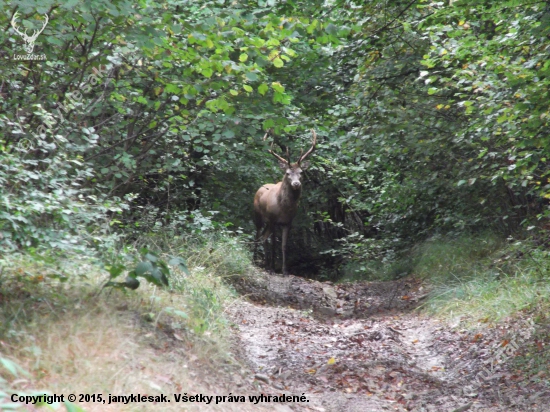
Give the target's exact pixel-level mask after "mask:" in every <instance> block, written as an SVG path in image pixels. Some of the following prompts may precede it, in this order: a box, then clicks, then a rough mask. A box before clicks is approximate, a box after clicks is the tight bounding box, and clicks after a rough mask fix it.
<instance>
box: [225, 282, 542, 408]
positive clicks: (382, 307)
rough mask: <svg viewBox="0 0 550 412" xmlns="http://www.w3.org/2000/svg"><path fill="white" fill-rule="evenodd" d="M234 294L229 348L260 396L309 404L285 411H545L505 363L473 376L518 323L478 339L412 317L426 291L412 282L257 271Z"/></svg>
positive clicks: (472, 334) (416, 316)
mask: <svg viewBox="0 0 550 412" xmlns="http://www.w3.org/2000/svg"><path fill="white" fill-rule="evenodd" d="M237 288H238V289H239V291H240V292H241V293H242V294H244V295H246V296H247V297H248V298H249V300H248V301H241V303H239V304H238V305H236V306H235V307H233V308H232V309H231V316H232V319H233V322H234V323H235V325H236V329H237V330H236V336H237V344H236V350H237V351H238V353H239V355H240V357H241V359H244V360H245V361H246V362H247V363H248V364H249V366H250V367H251V369H252V370H253V371H254V373H255V374H256V375H255V377H256V381H257V383H258V384H259V385H260V387H261V389H262V393H264V394H271V395H280V394H281V393H284V394H289V395H302V394H304V395H305V396H306V397H307V401H306V402H297V403H287V404H286V407H287V408H288V409H287V410H296V411H327V412H332V411H335V412H336V411H358V412H359V411H361V412H380V411H415V412H421V411H434V412H435V411H437V412H463V411H468V410H471V411H488V412H496V411H522V412H525V411H543V410H546V409H541V408H542V407H541V406H539V405H544V402H543V401H542V400H541V399H540V398H539V399H538V400H537V399H536V396H534V397H533V396H532V394H533V393H538V395H540V390H539V391H537V390H536V388H533V387H530V386H525V387H523V388H522V389H519V388H516V389H515V388H513V387H511V385H510V380H506V379H504V378H506V377H508V378H509V376H510V373H508V374H507V371H506V369H505V367H504V365H503V364H500V363H499V365H496V363H495V364H494V365H493V364H491V367H492V368H493V372H491V374H492V375H491V376H490V378H489V379H488V380H486V381H482V380H477V381H476V379H474V378H475V377H476V376H477V375H478V373H479V371H480V370H481V367H482V366H483V365H482V363H483V361H486V360H487V359H489V360H491V359H492V358H491V356H492V350H493V349H498V346H499V344H500V342H501V340H502V339H504V338H503V336H507V335H506V334H507V333H508V334H509V333H510V332H511V331H514V330H515V331H516V332H517V333H519V332H518V331H519V330H520V328H521V326H520V327H518V328H516V329H517V330H516V329H514V327H513V326H509V325H508V326H507V327H506V328H505V329H506V330H500V329H499V328H495V329H494V330H487V332H486V333H485V332H484V334H480V333H475V332H469V331H465V330H455V329H453V328H451V327H450V326H448V325H446V324H444V323H443V322H439V321H437V320H436V319H432V318H429V317H425V316H420V315H419V314H418V313H417V312H414V311H412V309H414V308H415V307H416V306H417V305H418V302H419V301H421V300H422V299H423V298H424V297H425V291H424V290H423V288H422V286H421V284H420V282H418V281H416V280H414V279H406V280H400V281H394V282H366V283H355V284H342V285H334V284H331V283H330V282H326V283H321V282H316V281H310V280H306V279H303V278H299V277H294V276H288V277H284V278H283V277H281V276H276V275H267V274H263V275H261V276H259V277H258V278H254V280H250V279H248V280H246V281H245V280H242V281H241V282H238V284H237ZM494 343H496V346H495V344H494ZM453 360H454V361H453ZM486 365H487V363H486ZM445 368H447V369H445ZM478 381H479V382H480V384H478V383H476V382H478ZM468 386H469V388H467V390H465V389H464V388H465V387H468ZM529 396H531V398H529Z"/></svg>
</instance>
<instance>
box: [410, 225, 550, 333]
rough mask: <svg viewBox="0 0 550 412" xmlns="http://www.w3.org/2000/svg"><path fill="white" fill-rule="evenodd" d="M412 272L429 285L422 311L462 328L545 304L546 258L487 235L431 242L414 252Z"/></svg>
mask: <svg viewBox="0 0 550 412" xmlns="http://www.w3.org/2000/svg"><path fill="white" fill-rule="evenodd" d="M416 253H417V255H416V263H415V267H414V272H413V273H414V274H415V275H417V276H419V277H421V278H424V279H426V280H427V281H428V282H429V284H430V285H431V286H432V292H431V294H430V297H429V299H428V301H427V302H426V303H425V304H424V305H423V306H422V308H423V309H424V310H425V311H426V312H428V313H431V314H436V315H438V316H442V317H446V318H449V319H450V318H456V319H458V318H459V319H461V320H462V321H463V322H464V323H466V324H474V323H476V322H480V321H481V322H487V321H497V322H498V321H501V320H503V319H505V318H507V317H512V316H514V315H515V314H517V313H518V312H520V311H531V312H544V311H547V310H548V308H549V306H550V304H549V303H550V255H549V252H548V251H546V250H544V249H542V248H540V247H536V246H534V245H533V244H532V243H531V242H529V241H511V240H508V241H506V240H503V239H499V238H497V237H493V236H490V235H485V236H462V237H460V238H455V239H436V240H432V241H429V242H426V243H424V244H423V245H422V246H421V247H420V248H419V249H418V251H417V252H416Z"/></svg>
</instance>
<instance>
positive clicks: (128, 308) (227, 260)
mask: <svg viewBox="0 0 550 412" xmlns="http://www.w3.org/2000/svg"><path fill="white" fill-rule="evenodd" d="M144 239H146V241H145V240H143V244H140V243H136V244H135V245H132V247H131V248H125V249H124V253H130V252H131V251H132V250H135V251H136V253H137V250H138V248H139V247H141V246H143V245H144V243H145V242H146V243H147V246H148V248H149V249H151V250H155V249H156V250H161V251H162V253H159V256H160V257H161V258H164V257H166V258H167V257H168V256H180V257H183V258H184V259H186V261H187V267H188V269H189V270H188V273H185V272H184V271H182V270H179V269H178V268H171V271H170V277H169V281H170V286H169V287H166V288H164V287H158V286H154V285H152V284H148V283H146V282H142V285H141V286H140V287H139V288H138V289H137V290H135V291H130V290H119V289H112V288H104V289H102V288H101V286H102V285H103V284H105V280H106V278H107V277H108V275H107V271H106V270H105V268H102V267H101V265H99V264H98V263H97V262H94V261H92V260H91V259H89V258H86V257H83V256H74V255H71V256H69V255H65V256H61V255H55V254H51V253H50V254H49V255H40V254H38V253H33V254H29V253H27V254H21V255H15V254H13V255H10V256H6V257H3V258H2V259H0V271H1V272H0V273H1V277H0V282H1V287H0V341H2V343H3V346H2V348H1V352H0V358H2V359H6V360H7V362H8V364H10V362H13V363H14V364H17V365H20V366H21V370H23V369H24V370H27V371H29V372H30V375H29V376H28V377H24V378H22V377H21V374H19V376H18V377H15V376H14V375H13V373H12V372H13V370H12V371H10V370H9V369H7V368H5V367H4V368H3V369H2V368H0V369H1V372H0V378H1V379H3V381H0V383H3V385H2V387H1V388H0V389H2V390H3V391H4V392H5V393H9V392H10V390H11V391H13V390H16V391H17V392H18V393H20V392H21V393H22V392H25V391H27V392H33V391H35V390H36V389H43V388H47V389H48V391H49V392H52V393H76V392H80V393H104V394H108V393H115V392H116V390H117V389H118V391H119V393H130V392H132V393H134V392H136V393H139V392H140V391H141V392H142V393H146V392H147V393H150V392H151V385H149V384H148V383H147V382H148V380H147V379H145V378H143V376H141V375H144V376H145V375H147V376H155V375H159V374H161V375H163V376H166V375H170V374H172V375H173V377H174V378H173V379H177V380H179V381H180V382H182V381H183V382H184V381H186V380H187V379H190V378H189V377H187V376H186V373H187V372H186V370H185V369H184V370H182V368H181V365H182V364H184V363H185V361H186V359H189V358H193V359H195V360H196V361H197V362H202V363H204V365H205V367H206V366H208V365H211V366H214V365H216V364H218V365H219V364H220V363H222V364H223V363H224V362H228V361H229V362H231V355H230V353H229V349H228V342H227V336H228V321H227V319H226V317H225V315H224V311H225V310H226V308H227V307H228V306H229V305H231V303H232V301H233V300H234V299H235V297H236V295H235V292H234V290H233V289H232V287H231V286H229V285H228V283H226V282H224V278H226V277H229V276H233V275H246V274H250V273H252V271H253V266H252V263H251V261H250V257H249V253H248V252H247V251H246V250H245V248H244V247H242V246H241V244H240V243H239V241H238V240H237V239H232V238H229V237H228V236H225V235H221V236H219V235H218V236H216V235H200V236H199V235H194V236H192V237H186V238H180V239H174V238H172V239H169V238H161V237H160V236H159V235H155V236H148V237H145V238H144ZM130 269H131V268H130V267H128V270H130ZM151 345H153V347H156V348H166V349H170V350H168V351H166V349H159V350H157V351H156V352H155V351H152V350H151ZM159 351H160V353H161V354H163V353H165V352H166V359H164V360H161V359H160V358H162V356H164V355H162V356H161V355H159V353H158V352H159ZM178 351H179V352H181V357H182V358H181V360H180V361H178V362H174V359H173V356H175V355H174V353H177V352H178ZM159 356H160V358H159ZM144 364H145V365H147V367H146V368H145V369H143V367H142V366H139V365H144ZM134 368H137V369H134ZM158 368H160V370H158ZM12 369H13V368H12ZM122 370H124V371H125V372H124V373H121V372H120V371H122ZM17 371H19V369H17ZM146 372H147V373H146ZM138 376H141V377H142V378H143V379H141V378H140V379H138ZM14 382H15V383H14ZM161 386H162V382H160V383H159V382H157V383H156V386H155V385H153V387H154V388H156V387H161ZM184 386H185V385H184ZM166 391H168V389H166V388H164V392H166ZM153 392H155V390H153ZM159 392H161V393H164V392H162V391H159ZM0 403H1V400H0ZM0 409H2V405H0ZM85 409H86V410H94V405H93V404H86V405H85ZM105 410H108V409H105Z"/></svg>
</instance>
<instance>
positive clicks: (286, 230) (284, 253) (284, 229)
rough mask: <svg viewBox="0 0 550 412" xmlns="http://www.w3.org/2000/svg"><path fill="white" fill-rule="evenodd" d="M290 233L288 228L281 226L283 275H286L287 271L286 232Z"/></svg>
mask: <svg viewBox="0 0 550 412" xmlns="http://www.w3.org/2000/svg"><path fill="white" fill-rule="evenodd" d="M289 231H290V226H283V239H282V242H281V243H282V244H283V245H282V248H281V249H282V251H283V275H288V270H287V269H286V240H287V239H288V232H289Z"/></svg>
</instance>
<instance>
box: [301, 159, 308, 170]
mask: <svg viewBox="0 0 550 412" xmlns="http://www.w3.org/2000/svg"><path fill="white" fill-rule="evenodd" d="M308 167H309V161H308V160H306V161H305V162H302V163H301V164H300V169H302V170H306V169H307V168H308Z"/></svg>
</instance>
